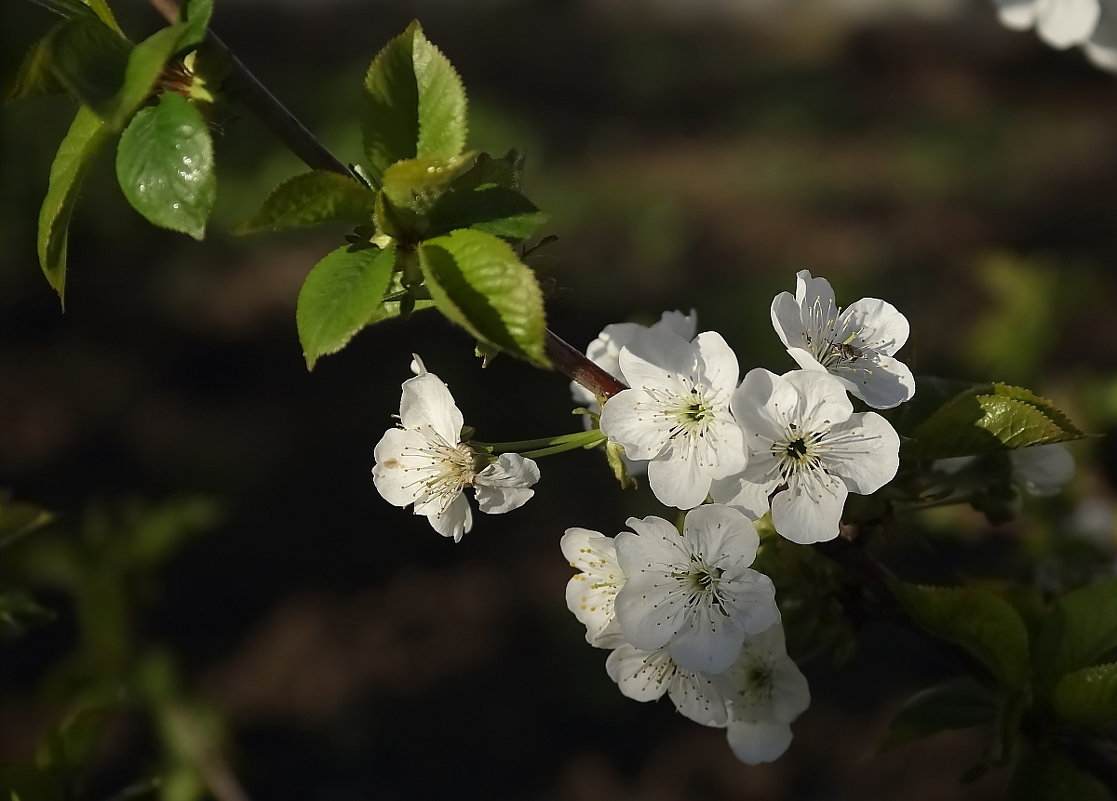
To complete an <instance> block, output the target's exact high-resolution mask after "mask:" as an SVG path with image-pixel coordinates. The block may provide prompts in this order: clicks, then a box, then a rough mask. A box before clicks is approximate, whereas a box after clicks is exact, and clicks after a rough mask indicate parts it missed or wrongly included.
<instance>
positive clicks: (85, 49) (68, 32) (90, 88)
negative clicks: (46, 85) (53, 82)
mask: <svg viewBox="0 0 1117 801" xmlns="http://www.w3.org/2000/svg"><path fill="white" fill-rule="evenodd" d="M44 41H45V42H46V48H47V50H48V53H49V59H50V63H51V66H52V68H53V69H54V74H55V77H57V78H58V81H59V82H60V83H61V84H62V85H63V86H65V87H66V90H67V91H68V92H69V93H70V94H72V95H73V96H74V97H75V98H76V99H77V100H78V101H80V102H81V103H83V104H85V105H87V106H89V107H90V108H92V109H93V110H94V111H95V112H97V113H98V114H99V115H101V116H102V117H104V116H106V115H107V114H109V113H111V112H112V109H113V106H114V103H115V98H116V93H117V91H119V89H120V86H121V84H123V82H124V71H125V69H126V67H127V66H128V54H129V52H130V51H131V49H132V46H131V44H130V43H129V42H128V41H127V40H126V39H124V38H122V37H121V36H120V35H119V34H117V33H114V32H113V31H112V30H111V29H110V28H109V27H107V26H106V25H105V24H104V23H102V22H101V21H100V20H98V19H94V18H93V17H88V16H82V17H74V18H72V19H69V20H67V21H66V22H64V23H62V24H61V25H59V26H58V27H57V28H55V29H54V30H53V31H52V32H51V33H50V35H49V36H47V37H46V39H45V40H44Z"/></svg>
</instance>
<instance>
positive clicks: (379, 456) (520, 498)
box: [372, 356, 539, 542]
mask: <svg viewBox="0 0 1117 801" xmlns="http://www.w3.org/2000/svg"><path fill="white" fill-rule="evenodd" d="M412 370H413V371H414V372H417V373H418V375H416V376H415V377H414V378H409V379H408V380H407V381H404V382H403V396H402V398H401V400H400V413H399V421H400V424H399V427H398V428H393V429H389V430H388V431H387V432H385V434H384V436H383V437H382V438H381V439H380V442H378V443H377V444H376V449H375V452H374V455H375V459H376V464H375V466H374V467H373V468H372V479H373V483H374V484H375V485H376V489H377V491H379V492H380V494H381V495H382V496H384V499H385V500H386V501H388V503H390V504H392V505H394V506H408V505H409V504H414V508H415V514H417V515H424V516H425V517H426V518H427V520H428V521H429V522H430V524H431V526H432V527H433V528H434V530H435V531H437V532H438V533H439V534H441V535H442V536H444V537H453V538H454V541H455V542H456V541H458V540H460V539H461V538H462V535H463V534H465V533H466V532H468V531H469V530H470V529H471V528H472V527H473V512H472V511H471V510H470V508H469V503H468V502H467V501H466V499H465V496H464V495H463V491H464V490H465V489H466V487H473V490H474V493H475V495H476V497H477V504H478V506H479V507H480V509H481V511H482V512H485V513H486V514H501V513H503V512H508V511H511V510H512V509H516V508H519V507H520V506H523V505H524V504H525V503H527V501H528V499H529V498H531V496H532V495H534V494H535V491H534V490H532V489H530V487H531V485H533V484H534V483H535V482H536V481H538V480H539V468H538V467H537V466H536V464H535V462H533V461H532V460H531V459H525V458H524V457H522V456H520V455H519V454H515V453H505V454H502V455H501V456H500V457H499V458H497V459H496V460H493V461H490V458H491V457H487V456H484V455H482V454H478V453H476V452H475V451H474V450H473V449H472V448H471V447H470V446H469V445H468V444H467V443H465V442H462V439H461V430H462V423H463V419H462V413H461V412H460V411H459V410H458V407H457V405H456V404H455V403H454V398H453V396H452V395H451V394H450V390H449V388H447V386H446V385H445V384H444V383H442V381H441V380H440V379H439V378H438V376H436V375H435V374H434V373H430V372H427V371H426V369H425V368H424V367H423V363H422V361H421V360H420V359H419V358H418V357H417V356H416V357H415V361H413V362H412Z"/></svg>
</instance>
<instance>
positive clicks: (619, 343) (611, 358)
mask: <svg viewBox="0 0 1117 801" xmlns="http://www.w3.org/2000/svg"><path fill="white" fill-rule="evenodd" d="M697 328H698V315H697V314H696V313H695V312H694V311H693V310H691V312H690V314H683V313H682V312H680V311H665V312H664V313H663V314H662V315H661V316H660V318H659V321H658V322H656V323H653V324H652V325H650V326H643V325H640V324H639V323H611V324H609V325H607V326H605V328H603V329H602V330H601V333H600V334H598V335H597V339H595V340H594V341H593V342H591V343H590V344H589V347H587V348H586V358H588V359H589V360H590V361H591V362H593V363H594V364H596V365H597V366H598V367H600V368H601V369H602V370H604V371H605V372H607V373H608V374H609V375H611V376H613V378H616V379H620V377H621V363H620V355H621V348H623V347H625V346H626V345H628V344H629V343H630V342H632V340H633V339H635V338H636V336H637V335H638V334H639V333H641V332H642V331H647V330H649V329H650V330H653V331H658V330H666V331H670V332H672V333H674V334H678V335H679V336H681V337H682V338H683V339H685V340H686V341H687V342H689V341H690V340H692V339H694V334H695V332H696V331H697ZM570 394H571V396H572V397H573V398H574V402H575V403H577V404H578V405H579V406H584V407H585V408H587V409H589V410H590V411H591V412H594V413H595V414H596V413H597V412H598V405H597V398H596V397H595V396H594V394H593V393H592V392H590V391H589V390H588V389H586V388H585V387H583V386H582V385H581V384H579V383H578V382H577V381H571V382H570ZM589 424H590V423H589V420H588V419H587V420H586V425H587V426H588V425H589Z"/></svg>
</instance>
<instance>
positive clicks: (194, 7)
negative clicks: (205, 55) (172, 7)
mask: <svg viewBox="0 0 1117 801" xmlns="http://www.w3.org/2000/svg"><path fill="white" fill-rule="evenodd" d="M212 16H213V0H186V5H185V6H184V7H183V9H182V19H181V22H183V23H185V30H184V31H183V34H182V40H181V47H183V48H187V47H193V46H194V45H196V44H198V43H200V42H201V41H202V40H203V39H205V38H206V29H207V28H208V27H209V21H210V18H211V17H212Z"/></svg>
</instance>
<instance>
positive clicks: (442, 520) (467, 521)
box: [415, 494, 473, 542]
mask: <svg viewBox="0 0 1117 801" xmlns="http://www.w3.org/2000/svg"><path fill="white" fill-rule="evenodd" d="M415 514H417V515H425V516H426V518H427V520H428V521H430V524H431V527H432V528H433V529H434V530H435V531H437V532H438V533H439V534H441V535H442V536H443V537H453V538H454V542H460V541H461V538H462V535H463V534H468V533H469V531H470V529H472V528H473V510H472V509H470V508H469V501H467V500H466V499H465V496H464V495H461V494H459V495H458V497H456V498H454V500H453V501H451V502H450V504H449V506H447V507H446V508H445V509H441V507H440V506H439V505H438V503H437V502H434V501H432V502H428V503H426V504H421V503H417V504H415Z"/></svg>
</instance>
